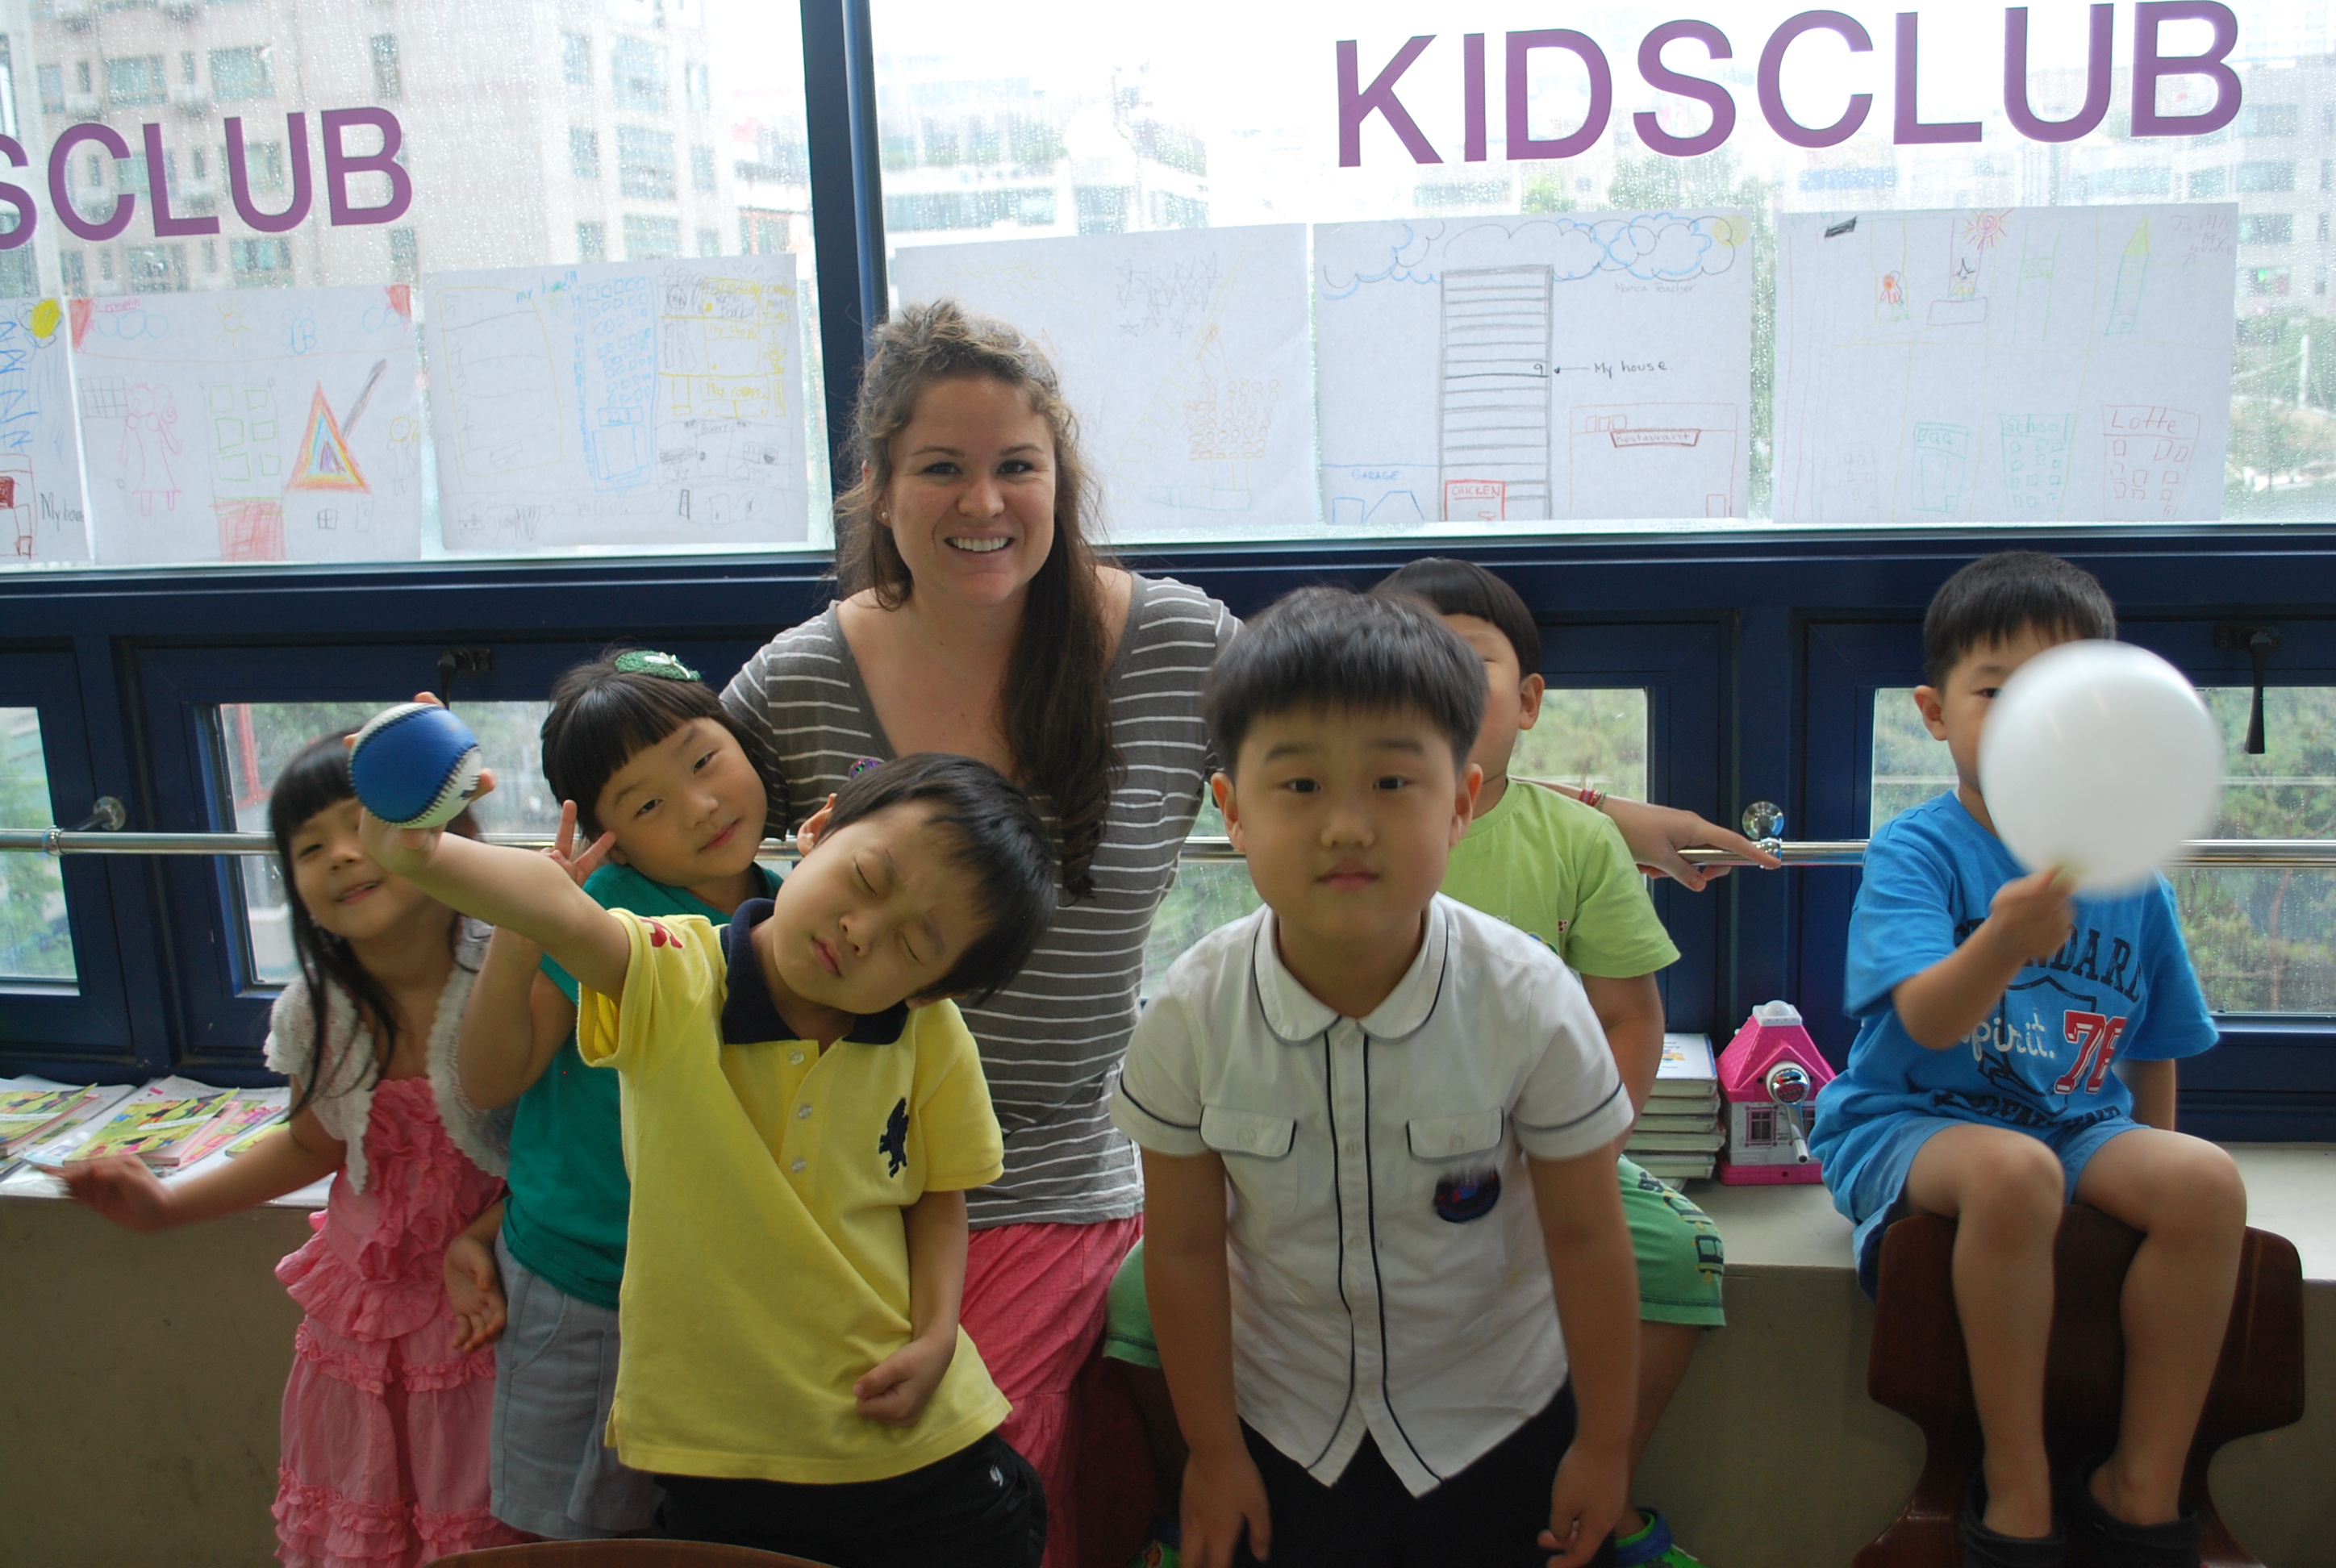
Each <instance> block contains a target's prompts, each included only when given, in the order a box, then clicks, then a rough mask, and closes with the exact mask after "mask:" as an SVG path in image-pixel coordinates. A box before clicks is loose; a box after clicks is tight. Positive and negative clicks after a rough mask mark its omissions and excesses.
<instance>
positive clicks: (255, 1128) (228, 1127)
mask: <svg viewBox="0 0 2336 1568" xmlns="http://www.w3.org/2000/svg"><path fill="white" fill-rule="evenodd" d="M287 1097H288V1096H287V1093H286V1091H284V1090H282V1089H240V1090H238V1091H237V1092H236V1094H235V1095H234V1096H233V1097H232V1099H231V1100H230V1102H229V1104H228V1105H227V1106H226V1107H225V1108H224V1109H223V1110H221V1111H220V1112H219V1115H216V1116H214V1117H212V1118H211V1122H210V1125H209V1126H207V1127H205V1128H204V1129H203V1130H202V1131H201V1132H200V1133H198V1134H197V1135H195V1136H194V1138H193V1139H192V1140H190V1142H189V1143H188V1144H187V1145H186V1146H185V1147H184V1148H182V1149H180V1151H179V1154H178V1157H177V1159H175V1160H174V1161H172V1162H171V1164H170V1169H172V1170H180V1171H183V1170H185V1169H186V1168H187V1167H189V1166H190V1165H192V1164H197V1163H198V1162H200V1161H202V1160H206V1159H208V1158H209V1157H210V1156H211V1155H213V1154H217V1153H219V1151H220V1150H221V1149H225V1150H227V1152H228V1154H229V1158H233V1157H234V1156H235V1155H237V1154H243V1153H246V1152H247V1151H248V1150H249V1149H250V1147H251V1145H252V1144H257V1143H258V1142H259V1140H260V1139H261V1138H263V1137H266V1136H267V1135H268V1129H269V1128H270V1127H273V1126H274V1125H276V1124H277V1122H279V1121H282V1120H283V1119H284V1111H285V1106H286V1103H287ZM149 1163H150V1164H156V1165H158V1166H159V1165H160V1164H161V1162H160V1161H151V1162H149Z"/></svg>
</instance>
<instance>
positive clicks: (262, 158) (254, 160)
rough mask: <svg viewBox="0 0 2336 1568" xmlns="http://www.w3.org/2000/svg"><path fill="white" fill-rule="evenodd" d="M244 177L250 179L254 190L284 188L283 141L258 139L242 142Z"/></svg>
mask: <svg viewBox="0 0 2336 1568" xmlns="http://www.w3.org/2000/svg"><path fill="white" fill-rule="evenodd" d="M243 170H244V177H245V178H246V179H248V180H250V181H251V188H252V189H253V190H283V189H284V143H282V142H281V141H259V142H249V141H247V142H245V143H244V147H243Z"/></svg>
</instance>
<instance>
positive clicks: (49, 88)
mask: <svg viewBox="0 0 2336 1568" xmlns="http://www.w3.org/2000/svg"><path fill="white" fill-rule="evenodd" d="M34 74H36V75H37V76H38V77H39V78H40V83H41V112H42V113H44V114H63V112H65V68H64V67H63V66H62V65H43V66H41V67H39V68H38V70H37V71H36V72H35V73H34Z"/></svg>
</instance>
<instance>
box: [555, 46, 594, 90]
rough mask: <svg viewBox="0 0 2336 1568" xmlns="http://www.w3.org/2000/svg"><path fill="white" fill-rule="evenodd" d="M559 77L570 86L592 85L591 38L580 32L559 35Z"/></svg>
mask: <svg viewBox="0 0 2336 1568" xmlns="http://www.w3.org/2000/svg"><path fill="white" fill-rule="evenodd" d="M560 80H561V81H562V82H565V83H568V85H569V86H570V87H589V86H591V85H592V40H591V39H589V38H588V37H586V36H585V35H584V34H581V33H562V34H560Z"/></svg>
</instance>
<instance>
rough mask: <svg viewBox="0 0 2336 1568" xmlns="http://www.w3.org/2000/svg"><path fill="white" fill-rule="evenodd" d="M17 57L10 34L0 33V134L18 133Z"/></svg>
mask: <svg viewBox="0 0 2336 1568" xmlns="http://www.w3.org/2000/svg"><path fill="white" fill-rule="evenodd" d="M20 129H21V128H20V127H19V126H18V124H17V122H16V59H15V53H14V52H13V51H12V50H11V49H10V48H9V40H8V35H7V34H5V33H0V134H5V135H9V136H14V135H16V134H17V133H18V131H19V130H20Z"/></svg>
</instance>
